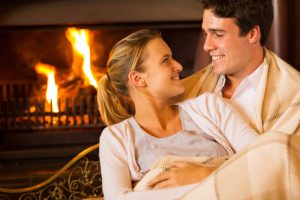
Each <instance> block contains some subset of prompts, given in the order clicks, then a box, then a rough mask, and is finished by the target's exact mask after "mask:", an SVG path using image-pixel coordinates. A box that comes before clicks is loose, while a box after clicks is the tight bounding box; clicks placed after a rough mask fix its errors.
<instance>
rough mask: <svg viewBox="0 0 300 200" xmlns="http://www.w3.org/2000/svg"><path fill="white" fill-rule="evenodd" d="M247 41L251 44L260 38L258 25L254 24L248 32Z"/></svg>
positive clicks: (257, 41)
mask: <svg viewBox="0 0 300 200" xmlns="http://www.w3.org/2000/svg"><path fill="white" fill-rule="evenodd" d="M248 35H249V42H250V43H252V44H255V43H259V41H260V38H261V32H260V27H259V26H258V25H256V26H254V27H253V28H252V29H251V30H250V31H249V33H248Z"/></svg>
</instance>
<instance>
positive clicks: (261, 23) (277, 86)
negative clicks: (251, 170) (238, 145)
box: [180, 0, 300, 134]
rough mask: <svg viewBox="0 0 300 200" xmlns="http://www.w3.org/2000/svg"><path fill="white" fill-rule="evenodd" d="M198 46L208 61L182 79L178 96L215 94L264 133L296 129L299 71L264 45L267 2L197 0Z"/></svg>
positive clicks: (268, 22)
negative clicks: (200, 20) (199, 16)
mask: <svg viewBox="0 0 300 200" xmlns="http://www.w3.org/2000/svg"><path fill="white" fill-rule="evenodd" d="M201 2H202V3H203V5H204V14H203V23H202V28H203V31H204V33H205V35H206V39H205V44H204V50H205V51H207V52H209V54H210V56H211V58H212V62H211V64H210V65H209V66H207V67H206V68H204V69H203V70H201V71H199V72H197V73H195V74H194V75H192V76H190V77H188V78H186V79H184V80H183V82H184V85H185V87H186V92H185V93H184V94H183V95H182V96H181V97H180V100H184V99H187V98H191V97H195V96H198V95H199V94H201V93H203V92H215V93H219V94H220V95H222V96H223V97H224V98H227V99H229V100H230V101H231V102H232V104H233V105H234V107H236V108H237V110H238V111H239V112H240V114H241V115H242V116H243V118H244V119H245V120H246V121H247V122H249V124H250V125H251V126H252V127H253V128H254V129H256V130H257V132H258V133H260V134H261V133H264V132H268V131H271V130H276V131H280V132H284V133H286V134H294V133H299V132H300V125H299V123H300V122H299V121H300V73H299V72H298V71H297V70H296V69H294V68H293V67H291V66H290V65H289V64H287V63H286V62H284V61H283V60H281V59H280V58H279V57H278V56H276V55H275V54H274V53H273V52H271V51H269V50H268V49H266V48H265V47H264V45H265V44H266V40H267V36H268V33H269V30H270V27H271V25H272V21H273V6H272V1H271V0H201Z"/></svg>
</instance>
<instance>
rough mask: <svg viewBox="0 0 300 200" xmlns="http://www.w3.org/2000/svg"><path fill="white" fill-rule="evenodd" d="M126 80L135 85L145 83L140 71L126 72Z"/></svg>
mask: <svg viewBox="0 0 300 200" xmlns="http://www.w3.org/2000/svg"><path fill="white" fill-rule="evenodd" d="M128 80H129V83H130V84H132V85H133V86H136V87H145V86H146V83H145V80H144V79H143V77H142V76H141V73H139V72H136V71H131V72H129V74H128Z"/></svg>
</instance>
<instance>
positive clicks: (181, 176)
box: [148, 162, 217, 189]
mask: <svg viewBox="0 0 300 200" xmlns="http://www.w3.org/2000/svg"><path fill="white" fill-rule="evenodd" d="M216 168H217V167H203V166H199V165H193V164H188V163H182V162H174V163H172V164H171V165H170V168H168V169H169V170H166V171H164V172H163V173H162V174H160V175H158V176H156V177H155V178H154V179H152V180H151V181H150V182H149V184H148V186H149V187H150V188H152V189H162V188H172V187H177V186H182V185H188V184H192V183H196V182H200V181H201V180H203V179H204V178H206V177H207V176H208V175H210V174H211V173H212V172H213V171H214V170H215V169H216Z"/></svg>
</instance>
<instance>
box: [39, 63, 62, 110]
mask: <svg viewBox="0 0 300 200" xmlns="http://www.w3.org/2000/svg"><path fill="white" fill-rule="evenodd" d="M34 68H35V71H36V72H37V73H38V74H43V75H45V76H47V77H48V82H47V92H46V99H47V102H48V103H51V101H52V112H56V113H57V112H59V109H58V104H57V93H58V88H57V85H56V84H55V67H54V66H52V65H47V64H43V63H37V64H36V65H35V67H34Z"/></svg>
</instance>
